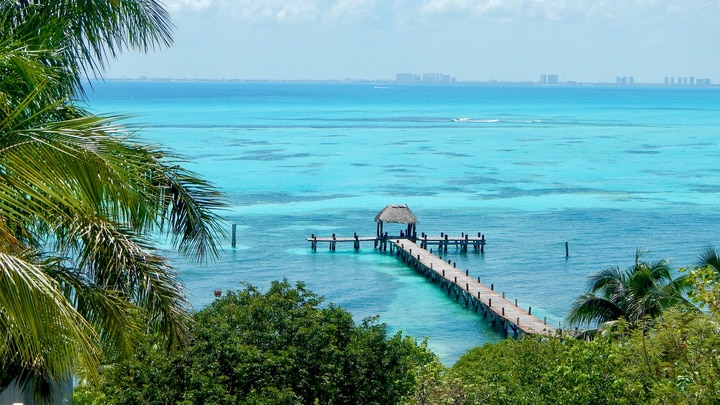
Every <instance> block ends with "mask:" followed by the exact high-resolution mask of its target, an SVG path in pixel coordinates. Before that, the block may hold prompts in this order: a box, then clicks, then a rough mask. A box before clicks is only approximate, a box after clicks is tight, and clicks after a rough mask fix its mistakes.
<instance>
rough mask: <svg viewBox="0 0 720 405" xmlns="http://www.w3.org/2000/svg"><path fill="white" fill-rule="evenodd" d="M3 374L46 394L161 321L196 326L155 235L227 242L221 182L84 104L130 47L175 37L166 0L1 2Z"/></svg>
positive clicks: (186, 242)
mask: <svg viewBox="0 0 720 405" xmlns="http://www.w3.org/2000/svg"><path fill="white" fill-rule="evenodd" d="M0 20H1V23H0V340H2V342H3V344H2V345H1V346H0V366H1V370H2V372H1V373H0V386H4V385H6V384H7V383H8V382H9V381H11V380H13V379H15V380H16V381H19V382H20V384H21V385H23V386H26V387H27V388H28V389H33V390H35V391H36V393H37V394H38V396H39V397H42V396H45V397H46V396H47V394H48V393H49V392H50V389H51V387H52V386H53V384H56V383H57V382H58V381H63V380H67V379H69V378H71V376H73V375H75V374H77V373H78V372H79V371H82V373H83V375H82V377H83V378H89V379H92V380H96V381H97V380H98V378H99V377H98V371H99V366H100V364H101V361H102V360H104V359H108V358H115V357H116V356H123V355H129V354H130V353H132V352H133V348H134V346H135V344H136V342H137V341H138V340H139V339H141V336H142V335H144V334H146V333H149V332H153V333H157V335H158V336H159V337H161V339H162V342H163V347H164V348H167V349H171V348H177V347H181V346H183V345H184V344H185V343H186V342H187V339H188V337H189V334H188V331H189V329H188V328H189V321H190V318H189V315H188V312H187V309H188V303H187V301H186V299H185V295H184V292H183V289H182V284H181V282H180V280H179V279H178V277H177V274H176V272H175V270H174V269H173V268H172V267H171V266H170V264H169V263H168V262H167V260H166V259H165V258H164V257H163V256H161V255H160V254H159V252H158V250H157V248H156V247H155V242H153V238H152V236H156V235H163V234H164V235H166V236H169V237H170V238H171V239H172V241H173V244H174V246H175V247H177V248H178V249H179V250H180V252H182V253H183V254H185V255H187V256H188V257H190V258H194V259H197V260H205V259H207V258H209V257H213V256H214V255H216V254H217V246H218V238H219V236H220V235H221V231H220V220H219V217H218V216H217V214H216V211H215V209H216V208H219V207H221V206H222V199H221V196H220V194H219V193H218V192H217V191H216V190H215V189H214V188H213V187H212V186H211V185H210V184H208V183H207V182H205V181H203V180H202V179H200V178H198V177H197V176H196V175H195V174H193V173H192V172H189V171H188V170H186V169H184V168H182V167H181V166H180V165H179V163H180V162H181V160H180V159H179V158H177V157H175V156H173V155H171V154H169V153H167V152H166V151H164V150H162V149H159V148H157V147H151V146H148V145H144V144H141V143H138V142H135V141H134V140H133V139H132V138H131V137H130V136H129V131H128V130H127V129H125V128H124V127H122V126H121V125H119V124H118V123H117V119H116V118H108V117H98V116H95V115H93V114H90V113H89V112H88V111H86V110H84V109H82V108H80V107H79V106H78V103H77V101H78V99H80V98H81V97H82V94H83V89H82V86H81V83H82V82H83V81H84V80H87V79H90V78H92V77H95V75H96V74H98V73H100V72H101V71H102V69H103V68H104V66H105V65H106V63H107V61H108V58H112V57H114V56H115V55H117V54H118V52H120V51H122V50H123V49H128V48H134V49H139V50H148V49H151V48H153V47H155V46H163V45H167V44H169V43H170V42H171V25H170V22H169V19H168V15H167V13H166V11H165V10H164V9H163V8H162V6H161V5H160V3H159V2H157V1H154V0H122V1H104V0H103V1H77V0H43V1H28V0H25V1H22V0H21V1H3V2H0Z"/></svg>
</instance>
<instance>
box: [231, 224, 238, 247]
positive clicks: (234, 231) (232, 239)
mask: <svg viewBox="0 0 720 405" xmlns="http://www.w3.org/2000/svg"><path fill="white" fill-rule="evenodd" d="M236 235H237V224H232V238H231V239H230V246H232V247H235V244H236V242H237V237H236Z"/></svg>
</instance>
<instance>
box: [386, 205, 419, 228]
mask: <svg viewBox="0 0 720 405" xmlns="http://www.w3.org/2000/svg"><path fill="white" fill-rule="evenodd" d="M375 222H393V223H396V224H417V223H418V220H417V218H416V217H415V214H413V212H412V211H410V208H408V206H407V205H396V204H388V206H387V207H385V208H383V210H382V211H380V212H379V213H378V214H377V215H376V216H375Z"/></svg>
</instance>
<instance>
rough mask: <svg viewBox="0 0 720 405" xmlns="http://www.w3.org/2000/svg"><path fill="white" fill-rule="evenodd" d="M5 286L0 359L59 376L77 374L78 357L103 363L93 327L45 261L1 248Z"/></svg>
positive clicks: (1, 284)
mask: <svg viewBox="0 0 720 405" xmlns="http://www.w3.org/2000/svg"><path fill="white" fill-rule="evenodd" d="M0 291H2V292H3V293H2V294H0V336H1V337H0V338H1V339H2V341H3V345H1V346H0V361H2V362H3V363H5V362H7V363H10V364H16V365H18V366H19V367H20V368H21V369H23V370H28V371H32V372H35V373H37V374H38V375H40V376H42V377H44V378H48V379H53V380H60V379H62V378H67V377H69V376H70V375H72V371H73V362H74V361H75V360H77V359H79V360H80V361H81V362H82V363H84V364H85V365H86V366H90V367H89V369H96V368H97V365H98V363H99V360H98V347H97V339H96V335H95V333H94V332H93V329H92V327H91V326H90V325H89V324H88V323H87V322H86V321H85V319H84V318H83V317H82V316H81V315H80V314H79V313H78V312H77V311H76V310H75V308H73V307H72V305H70V303H69V302H68V301H67V300H66V299H65V297H64V296H63V294H62V291H61V290H60V288H59V286H58V284H57V282H56V281H55V280H53V279H51V278H49V277H48V276H47V274H46V273H45V272H44V270H43V268H42V267H41V266H39V265H37V264H36V263H33V262H32V261H28V260H26V258H25V257H22V256H16V255H9V254H6V253H2V252H0ZM49 348H52V350H49ZM93 378H94V379H95V380H97V375H93Z"/></svg>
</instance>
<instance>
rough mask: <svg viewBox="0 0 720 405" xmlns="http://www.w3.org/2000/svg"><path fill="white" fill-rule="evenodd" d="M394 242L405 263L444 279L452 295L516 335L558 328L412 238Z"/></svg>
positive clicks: (441, 279) (392, 242)
mask: <svg viewBox="0 0 720 405" xmlns="http://www.w3.org/2000/svg"><path fill="white" fill-rule="evenodd" d="M390 242H391V244H392V245H393V246H394V247H395V249H397V254H398V256H400V257H401V258H402V259H403V260H404V261H405V262H407V263H408V264H410V265H413V266H414V267H415V269H416V270H417V271H418V272H420V273H421V274H424V275H425V276H427V277H430V278H432V279H433V281H438V282H440V284H441V288H447V289H448V293H449V294H450V293H455V294H456V299H459V298H462V299H464V300H465V303H466V305H468V306H473V308H474V309H475V310H476V311H477V310H481V311H482V312H483V314H484V315H485V316H486V317H487V316H490V317H491V322H494V323H498V324H499V325H496V326H499V327H501V328H503V329H505V330H508V331H511V332H512V333H514V334H515V335H517V334H519V333H518V332H523V333H526V334H540V335H554V334H555V329H554V328H552V327H551V326H549V325H547V324H546V323H545V322H543V321H541V320H539V319H537V318H536V317H534V316H533V315H532V314H531V311H532V309H531V308H528V309H524V308H521V307H518V306H516V305H515V304H514V303H513V302H510V300H508V299H506V298H505V297H504V293H498V292H497V291H494V290H493V289H492V288H490V287H488V286H486V285H484V284H482V283H480V282H479V281H478V280H476V279H474V278H472V277H470V276H468V275H467V274H466V273H465V272H463V271H460V270H458V269H457V268H455V267H453V266H452V265H450V264H449V263H447V262H445V261H444V260H443V259H441V258H439V257H437V256H435V255H434V254H432V253H430V251H428V250H426V249H423V248H421V247H420V246H419V245H417V244H416V243H413V242H412V241H410V240H409V239H392V240H390ZM451 289H452V290H451Z"/></svg>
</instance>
